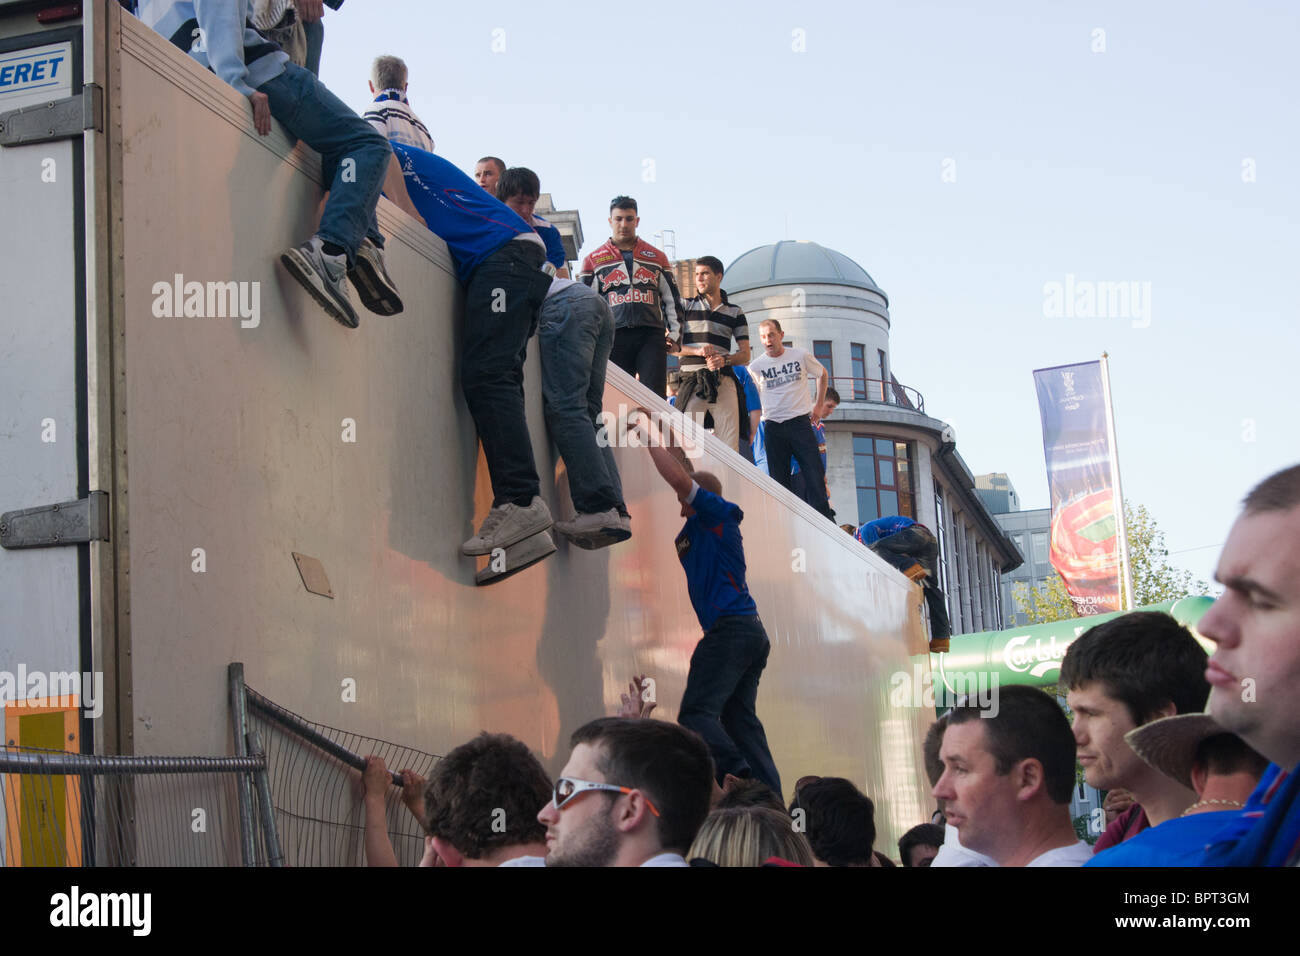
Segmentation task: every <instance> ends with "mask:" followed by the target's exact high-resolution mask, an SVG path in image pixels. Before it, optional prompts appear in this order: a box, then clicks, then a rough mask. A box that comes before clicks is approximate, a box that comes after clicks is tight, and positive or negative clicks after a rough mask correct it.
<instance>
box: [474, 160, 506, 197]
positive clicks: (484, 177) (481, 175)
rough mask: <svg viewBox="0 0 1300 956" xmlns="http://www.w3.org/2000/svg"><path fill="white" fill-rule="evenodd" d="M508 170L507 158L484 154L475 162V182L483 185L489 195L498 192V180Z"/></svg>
mask: <svg viewBox="0 0 1300 956" xmlns="http://www.w3.org/2000/svg"><path fill="white" fill-rule="evenodd" d="M505 171H506V164H505V160H502V159H498V158H497V157H495V156H484V157H483V158H482V159H480V160H479V161H478V162H477V163H475V164H474V182H476V183H478V184H479V186H480V187H482V189H483V191H484V192H485V193H487V194H488V195H489V196H495V195H496V194H497V181H498V180H500V179H501V174H502V173H504V172H505Z"/></svg>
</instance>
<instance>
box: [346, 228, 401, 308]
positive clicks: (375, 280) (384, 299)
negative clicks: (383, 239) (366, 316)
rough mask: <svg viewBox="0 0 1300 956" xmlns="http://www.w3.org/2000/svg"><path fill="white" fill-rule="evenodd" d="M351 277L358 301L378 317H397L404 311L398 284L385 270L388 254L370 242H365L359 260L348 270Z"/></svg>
mask: <svg viewBox="0 0 1300 956" xmlns="http://www.w3.org/2000/svg"><path fill="white" fill-rule="evenodd" d="M348 278H349V279H351V280H352V284H353V285H354V286H356V288H357V298H359V299H360V300H361V304H362V305H364V306H365V307H366V308H367V309H369V310H370V311H371V312H374V313H377V314H378V315H397V313H399V312H401V311H402V309H403V306H402V297H401V296H400V295H398V294H397V285H396V284H395V283H394V282H393V280H392V277H390V276H389V274H388V270H387V269H386V268H385V267H384V251H383V250H382V249H380V248H379V247H378V246H377V245H375V244H374V243H373V242H371V241H370V240H369V239H362V240H361V246H360V248H358V249H357V257H356V261H355V262H353V264H352V268H351V269H349V270H348Z"/></svg>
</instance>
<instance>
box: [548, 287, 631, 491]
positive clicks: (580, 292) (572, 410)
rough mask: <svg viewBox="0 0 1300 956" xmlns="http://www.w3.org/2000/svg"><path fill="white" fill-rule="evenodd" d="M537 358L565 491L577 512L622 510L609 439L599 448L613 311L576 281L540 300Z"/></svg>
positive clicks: (611, 346)
mask: <svg viewBox="0 0 1300 956" xmlns="http://www.w3.org/2000/svg"><path fill="white" fill-rule="evenodd" d="M537 345H538V348H540V349H541V358H542V402H543V405H544V407H545V409H546V427H547V428H548V429H550V432H551V437H552V438H553V439H554V440H555V446H556V448H558V449H559V450H560V457H561V458H563V459H564V464H565V466H566V467H567V468H568V470H569V494H570V495H572V497H573V507H574V509H575V510H577V512H578V513H579V514H599V513H600V512H602V511H609V510H610V509H611V508H616V509H618V510H619V511H623V510H624V507H625V506H624V504H623V486H622V483H621V482H620V481H619V476H618V466H617V465H616V464H615V463H614V450H613V449H612V448H610V447H609V446H610V442H609V441H606V442H605V447H603V448H602V447H600V442H598V441H597V440H596V436H597V434H598V433H599V431H600V412H601V407H602V405H603V398H604V394H605V365H606V364H607V363H608V362H609V351H610V349H611V348H613V346H614V313H613V312H611V311H610V309H609V305H608V303H606V302H605V300H604V299H603V298H602V297H601V296H599V295H597V294H596V293H595V292H592V291H591V289H589V288H587V286H585V285H583V284H582V283H581V282H577V283H574V284H573V285H571V286H568V287H567V288H564V289H562V290H560V291H559V292H557V293H555V295H553V296H551V297H550V298H548V299H547V300H546V301H545V302H543V303H542V308H541V311H540V312H539V313H538V315H537Z"/></svg>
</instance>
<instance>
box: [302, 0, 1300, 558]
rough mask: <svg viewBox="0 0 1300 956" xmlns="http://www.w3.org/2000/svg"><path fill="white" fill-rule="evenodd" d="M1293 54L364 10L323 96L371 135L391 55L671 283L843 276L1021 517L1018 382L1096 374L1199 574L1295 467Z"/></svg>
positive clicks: (1128, 487)
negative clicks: (1136, 301)
mask: <svg viewBox="0 0 1300 956" xmlns="http://www.w3.org/2000/svg"><path fill="white" fill-rule="evenodd" d="M1097 30H1102V31H1104V47H1105V49H1104V52H1094V47H1095V46H1098V45H1099V41H1102V38H1101V37H1100V36H1099V35H1097V34H1096V33H1095V32H1094V31H1097ZM795 31H802V33H801V34H797V33H796V32H795ZM1298 35H1300V5H1297V4H1295V3H1290V2H1272V3H1270V2H1240V3H1232V4H1228V3H1205V2H1143V3H1111V2H1090V3H1073V2H1064V3H1055V2H1054V3H1050V4H1049V3H1042V2H1019V3H997V2H990V3H988V4H978V5H973V4H971V5H968V4H964V3H939V2H933V3H930V2H907V3H904V2H892V3H881V2H871V3H799V4H794V3H767V2H754V3H749V2H746V3H740V2H710V3H680V2H657V3H654V4H645V5H637V4H629V3H612V4H595V3H568V4H533V3H514V2H506V3H496V4H470V3H457V4H446V3H433V2H430V0H350V2H348V3H346V4H345V5H344V7H343V9H342V10H341V11H339V12H333V11H327V13H326V41H325V53H324V57H323V62H322V69H321V76H322V79H323V80H324V81H325V82H326V83H327V85H329V86H330V88H331V89H333V90H334V91H335V92H336V93H338V94H339V95H340V96H341V97H342V98H343V99H344V100H346V101H347V102H348V103H349V104H351V105H352V106H354V107H355V108H357V109H358V110H362V109H364V108H365V106H366V104H367V103H368V102H369V99H370V97H369V93H368V91H367V88H366V80H367V78H368V71H369V64H370V61H371V60H372V59H373V57H374V56H376V55H378V54H380V53H393V54H396V55H398V56H401V57H403V58H404V59H405V60H406V61H407V64H408V65H409V67H410V70H411V77H410V80H411V88H410V95H411V102H412V105H413V107H414V108H415V110H416V112H417V113H418V114H419V115H420V116H421V118H422V119H423V120H424V121H425V123H426V124H427V125H428V126H429V128H430V130H431V131H432V132H433V135H434V139H435V140H436V142H437V150H438V152H439V153H441V154H442V155H444V156H446V157H447V158H449V159H451V160H452V161H453V162H455V163H457V164H458V165H459V166H461V167H462V168H463V169H465V170H466V171H469V170H470V169H472V167H473V164H474V161H475V160H476V159H477V158H478V157H479V156H480V155H483V154H485V153H491V154H495V155H498V156H501V157H503V158H504V159H505V160H506V162H507V163H508V164H510V165H525V166H529V167H531V168H533V169H534V170H536V171H537V172H538V174H539V175H540V176H541V180H542V188H543V189H544V190H545V191H547V192H550V193H551V194H552V195H553V197H554V199H555V202H556V205H557V206H558V207H559V208H564V209H572V208H577V209H578V210H579V211H580V212H581V214H582V220H583V227H584V230H585V232H586V237H587V243H586V246H585V250H588V251H589V250H590V249H591V248H593V247H594V246H595V245H597V244H599V243H600V242H602V241H604V239H605V238H607V236H608V229H607V227H606V225H605V218H606V216H607V214H608V202H609V199H610V197H612V196H614V195H616V194H618V193H629V194H631V195H633V196H635V197H636V198H637V199H638V200H639V202H640V205H641V214H642V220H641V233H642V235H645V236H647V237H652V236H653V235H654V233H656V232H659V231H660V230H662V229H665V228H669V229H673V230H675V231H676V234H677V251H678V254H679V255H680V256H698V255H704V254H712V255H716V256H718V257H719V258H720V259H722V261H723V262H724V263H730V262H731V261H732V260H733V259H735V258H736V257H737V256H738V255H740V254H741V253H742V252H744V251H746V250H747V249H750V248H752V247H754V246H758V245H763V244H765V243H769V242H774V241H776V240H779V239H785V238H790V239H811V240H814V241H816V242H819V243H821V244H823V245H826V246H830V247H831V248H834V249H838V250H839V251H841V252H843V253H845V254H846V255H849V256H851V257H852V258H853V259H855V260H857V261H858V262H859V263H861V264H862V265H863V267H864V268H866V269H867V271H868V272H870V273H871V275H872V276H873V277H874V278H875V280H876V282H877V283H878V284H879V285H880V286H881V288H883V289H884V290H885V292H886V293H887V294H888V295H889V299H890V311H891V314H892V317H893V331H892V335H891V360H892V364H893V371H894V373H895V374H896V375H897V376H898V378H899V380H900V381H902V382H903V383H904V384H906V385H910V386H913V387H915V388H917V389H918V390H920V391H921V392H922V393H923V394H924V395H925V399H926V408H927V410H928V411H929V412H930V413H931V414H932V415H934V416H935V417H938V418H942V419H945V420H947V421H950V422H951V423H952V424H953V425H954V427H955V429H956V431H957V442H958V450H959V451H960V452H961V454H962V456H963V457H964V458H965V459H966V461H967V463H968V464H969V465H970V467H971V469H972V470H973V471H974V472H976V473H980V472H985V471H1005V472H1007V473H1008V474H1009V475H1010V477H1011V480H1012V482H1013V484H1014V485H1015V486H1016V489H1017V490H1018V491H1019V493H1020V496H1021V500H1022V504H1023V506H1024V507H1026V508H1032V507H1045V506H1046V505H1047V504H1048V499H1047V481H1046V476H1045V470H1044V463H1043V451H1042V436H1041V430H1040V425H1039V419H1038V409H1037V405H1036V400H1035V393H1034V387H1033V380H1032V376H1031V371H1032V370H1033V369H1034V368H1039V367H1044V366H1049V365H1059V364H1065V363H1070V362H1079V361H1088V360H1091V359H1094V358H1097V357H1098V356H1099V355H1100V353H1101V352H1102V351H1103V350H1108V351H1109V352H1110V356H1111V374H1112V385H1113V392H1114V397H1115V404H1116V418H1117V430H1118V436H1119V448H1120V454H1121V463H1122V467H1123V481H1124V491H1125V494H1126V496H1127V497H1128V498H1129V499H1130V500H1133V501H1136V502H1141V503H1144V504H1146V505H1147V506H1148V507H1149V508H1150V509H1151V510H1152V512H1153V514H1154V515H1155V517H1156V520H1157V521H1158V522H1159V524H1160V526H1161V527H1162V528H1163V529H1164V530H1165V531H1166V532H1167V534H1168V544H1169V547H1170V550H1171V551H1174V552H1179V553H1177V554H1175V555H1174V558H1173V560H1174V561H1175V562H1176V563H1178V564H1180V565H1181V566H1183V567H1186V568H1188V569H1189V570H1191V571H1193V572H1194V573H1196V574H1197V575H1198V576H1201V577H1204V578H1207V579H1208V578H1209V577H1210V572H1211V570H1212V568H1213V566H1214V562H1215V560H1216V559H1217V556H1218V548H1217V545H1219V544H1221V543H1222V542H1223V540H1224V538H1225V536H1226V534H1227V530H1228V527H1229V526H1230V524H1231V522H1232V520H1233V518H1234V517H1235V515H1236V513H1237V508H1238V502H1239V501H1240V499H1241V497H1242V496H1243V495H1244V494H1245V492H1246V491H1247V490H1248V489H1249V488H1250V487H1251V485H1253V484H1254V483H1255V482H1257V481H1258V480H1259V479H1261V478H1263V477H1264V476H1266V475H1267V474H1270V473H1271V472H1273V471H1275V470H1276V469H1278V468H1280V467H1283V466H1286V465H1289V464H1294V463H1296V462H1297V461H1300V441H1297V437H1300V429H1298V428H1297V425H1296V413H1297V411H1298V410H1300V399H1298V398H1297V397H1296V392H1295V390H1294V386H1293V379H1295V378H1296V377H1297V359H1300V347H1298V346H1300V333H1297V331H1296V329H1295V323H1296V312H1297V308H1296V300H1295V291H1294V288H1293V282H1292V281H1290V280H1288V279H1287V276H1293V277H1294V276H1295V275H1296V274H1297V268H1296V259H1297V253H1298V252H1300V241H1298V240H1297V237H1296V229H1297V225H1298V224H1300V179H1298V177H1297V169H1300V163H1298V160H1300V134H1298V133H1297V129H1300V122H1298V120H1300V116H1298V115H1297V108H1296V104H1297V102H1300V82H1298V81H1300V67H1298V66H1297V64H1300V58H1298V57H1297V56H1296V55H1295V50H1294V46H1295V40H1296V37H1297V36H1298ZM503 44H504V49H501V47H502V45H503ZM801 44H802V46H803V49H802V51H799V50H796V47H798V46H800V45H801ZM494 45H495V47H496V48H497V50H498V51H499V52H494ZM947 159H951V160H953V161H954V162H955V166H953V167H950V169H955V173H956V181H955V182H944V181H943V177H942V175H941V174H942V172H943V169H944V161H945V160H947ZM646 160H652V161H653V181H646V179H645V178H644V177H645V174H646V169H647V167H646V162H645V161H646ZM1246 160H1251V161H1253V164H1254V175H1255V181H1254V182H1243V162H1244V161H1246ZM1067 274H1072V275H1074V276H1075V278H1076V281H1092V282H1102V281H1108V282H1120V281H1133V282H1139V283H1144V282H1149V283H1150V284H1151V286H1150V288H1151V298H1150V316H1149V317H1150V323H1149V325H1148V326H1147V327H1145V328H1139V327H1135V321H1136V322H1137V323H1138V324H1139V325H1140V324H1142V320H1141V319H1140V318H1138V319H1134V318H1049V317H1046V316H1045V314H1044V311H1045V310H1044V284H1045V283H1048V282H1054V281H1055V282H1064V281H1065V277H1066V275H1067ZM1205 546H1211V547H1205ZM1192 549H1196V550H1192Z"/></svg>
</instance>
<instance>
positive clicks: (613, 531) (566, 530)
mask: <svg viewBox="0 0 1300 956" xmlns="http://www.w3.org/2000/svg"><path fill="white" fill-rule="evenodd" d="M555 530H556V531H558V532H560V534H562V535H564V536H565V537H566V538H568V539H569V540H570V541H572V542H573V543H574V544H576V545H577V546H578V547H580V548H586V549H587V550H589V551H592V550H595V549H596V548H604V547H608V546H609V545H611V544H618V542H620V541H626V540H627V539H628V538H630V537H632V520H631V519H630V518H624V517H623V516H622V515H620V514H619V513H618V510H617V509H616V508H610V509H609V510H608V511H602V512H600V513H599V514H581V513H580V514H578V515H576V516H574V519H573V520H572V521H557V522H555Z"/></svg>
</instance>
